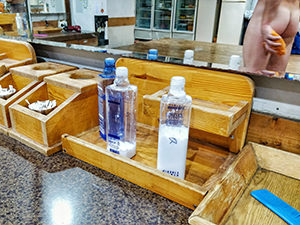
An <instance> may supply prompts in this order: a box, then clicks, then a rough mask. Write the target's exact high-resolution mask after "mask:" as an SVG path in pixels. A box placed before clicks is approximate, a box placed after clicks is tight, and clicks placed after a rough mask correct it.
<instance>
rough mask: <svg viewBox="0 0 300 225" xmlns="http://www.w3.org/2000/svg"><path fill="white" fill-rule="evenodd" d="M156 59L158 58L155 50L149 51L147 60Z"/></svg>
mask: <svg viewBox="0 0 300 225" xmlns="http://www.w3.org/2000/svg"><path fill="white" fill-rule="evenodd" d="M157 58H158V51H157V49H149V52H148V60H157Z"/></svg>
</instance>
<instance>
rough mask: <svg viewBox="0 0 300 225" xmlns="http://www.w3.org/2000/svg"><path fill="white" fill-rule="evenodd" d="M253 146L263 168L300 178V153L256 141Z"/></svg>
mask: <svg viewBox="0 0 300 225" xmlns="http://www.w3.org/2000/svg"><path fill="white" fill-rule="evenodd" d="M252 146H253V149H254V151H255V154H256V158H257V162H258V164H259V166H260V167H261V168H263V169H267V170H270V171H273V172H276V173H280V174H283V175H286V176H289V177H293V178H296V179H298V180H300V155H295V154H293V153H290V152H284V151H281V150H277V149H274V148H271V147H266V146H263V145H259V144H255V143H252Z"/></svg>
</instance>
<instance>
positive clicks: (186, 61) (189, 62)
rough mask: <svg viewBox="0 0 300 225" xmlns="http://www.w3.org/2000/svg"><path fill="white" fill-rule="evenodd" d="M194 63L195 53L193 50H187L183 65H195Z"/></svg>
mask: <svg viewBox="0 0 300 225" xmlns="http://www.w3.org/2000/svg"><path fill="white" fill-rule="evenodd" d="M193 62H194V51H193V50H185V52H184V58H183V64H187V65H193Z"/></svg>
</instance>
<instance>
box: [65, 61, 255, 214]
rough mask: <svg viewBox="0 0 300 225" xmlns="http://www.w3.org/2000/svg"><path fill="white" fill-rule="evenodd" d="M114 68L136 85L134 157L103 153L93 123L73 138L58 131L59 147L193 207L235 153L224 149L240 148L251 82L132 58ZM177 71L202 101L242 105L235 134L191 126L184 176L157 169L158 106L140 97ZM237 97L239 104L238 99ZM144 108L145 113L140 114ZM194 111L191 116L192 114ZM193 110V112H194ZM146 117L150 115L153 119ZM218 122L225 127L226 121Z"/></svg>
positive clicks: (245, 79)
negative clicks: (123, 70)
mask: <svg viewBox="0 0 300 225" xmlns="http://www.w3.org/2000/svg"><path fill="white" fill-rule="evenodd" d="M117 66H126V67H128V69H129V80H130V83H131V84H135V85H137V86H138V125H137V149H136V150H137V153H136V155H135V156H134V157H133V158H132V159H128V158H125V157H122V156H120V155H116V154H114V153H111V152H108V151H107V150H106V143H105V142H104V141H103V140H102V139H101V138H100V136H99V132H98V128H97V127H95V128H93V129H91V130H88V131H86V132H84V133H82V134H80V135H77V136H74V135H70V134H68V133H67V134H65V135H63V138H62V143H63V149H64V151H65V152H66V153H67V154H70V155H72V156H74V157H76V158H79V159H81V160H83V161H86V162H88V163H90V164H92V165H95V166H97V167H99V168H101V169H104V170H106V171H108V172H111V173H113V174H115V175H117V176H120V177H122V178H124V179H126V180H129V181H131V182H133V183H135V184H137V185H139V186H141V187H144V188H146V189H149V190H151V191H153V192H155V193H158V194H160V195H163V196H165V197H167V198H169V199H171V200H173V201H176V202H178V203H180V204H182V205H184V206H186V207H189V208H191V209H195V207H197V205H198V204H199V203H200V202H201V201H202V199H203V198H204V197H205V195H206V194H207V193H208V191H209V190H210V189H211V188H213V187H214V186H215V184H216V183H217V182H218V181H219V180H220V178H221V176H222V175H223V173H224V171H226V170H227V169H228V168H229V167H230V166H231V165H232V163H233V162H234V161H235V160H236V158H237V156H236V155H235V154H234V153H231V152H230V151H229V150H230V149H231V150H233V151H236V152H238V151H239V150H240V149H241V148H242V147H243V146H244V140H245V135H246V132H245V131H244V129H247V124H248V118H249V114H250V109H251V103H252V96H253V90H254V87H253V84H252V82H251V80H249V79H248V78H246V77H243V76H239V75H234V74H230V73H222V72H216V71H211V70H206V69H199V68H194V67H188V66H179V65H172V64H164V63H158V62H149V61H143V60H135V59H124V58H122V59H119V60H118V62H117ZM179 74H180V75H183V76H185V78H186V87H187V88H186V89H187V92H188V93H193V96H192V97H194V98H195V97H197V98H200V96H201V97H202V98H201V99H203V100H204V101H208V100H210V101H213V102H210V103H207V104H208V105H213V104H215V105H217V106H218V105H221V106H222V104H226V110H228V108H231V107H233V108H234V109H235V108H238V107H237V105H238V106H239V104H242V106H241V107H239V110H237V112H240V113H238V114H239V115H242V114H243V113H245V115H244V116H243V120H241V121H240V122H239V124H238V125H237V126H236V129H233V131H230V132H228V133H230V134H231V135H235V137H230V136H231V135H229V136H221V135H218V134H215V133H209V132H207V131H203V130H199V128H201V127H195V128H191V129H190V139H189V145H188V152H187V160H186V176H185V180H181V179H179V178H176V177H173V176H171V175H168V174H166V173H163V172H161V171H159V170H157V169H156V158H157V143H158V129H157V127H156V126H155V125H157V118H158V117H157V116H156V114H155V113H156V112H157V109H156V108H155V107H152V105H150V104H148V105H147V107H148V108H147V109H145V107H146V106H145V105H144V100H145V99H143V97H144V96H145V95H151V94H153V93H155V92H157V91H158V90H161V89H163V88H165V87H167V86H168V85H169V83H170V80H171V77H172V76H174V75H179ZM195 84H196V85H195ZM192 89H195V90H192ZM201 89H202V90H201ZM228 92H229V93H228ZM241 101H242V103H240V102H241ZM246 102H247V103H246ZM217 108H219V107H217ZM143 109H144V110H143ZM221 109H222V107H221ZM151 110H153V111H151ZM145 111H147V113H148V115H145V114H144V113H145ZM194 114H195V112H194ZM194 114H193V115H192V118H193V117H195V115H194ZM196 114H198V113H197V112H196ZM216 114H217V115H218V116H220V117H221V116H222V115H227V114H225V113H223V111H222V110H219V111H217V110H216ZM150 115H152V119H151V117H150ZM196 116H197V115H196ZM233 117H234V116H233ZM194 120H195V119H194ZM192 121H193V119H192ZM223 124H224V127H223V128H224V129H225V128H226V127H227V125H228V124H227V123H223ZM206 126H208V125H206ZM215 127H216V126H215ZM207 140H209V142H208V141H207ZM234 142H235V144H234V146H235V147H234V148H233V147H231V146H233V145H232V144H231V143H234ZM212 143H214V145H213V144H212ZM217 144H218V146H217Z"/></svg>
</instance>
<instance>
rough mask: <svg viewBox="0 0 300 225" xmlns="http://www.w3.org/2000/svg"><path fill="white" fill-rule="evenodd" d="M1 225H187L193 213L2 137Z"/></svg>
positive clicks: (76, 163) (90, 168) (70, 159)
mask: <svg viewBox="0 0 300 225" xmlns="http://www.w3.org/2000/svg"><path fill="white" fill-rule="evenodd" d="M0 160H1V162H0V199H1V203H0V224H53V225H54V224H64V225H75V224H76V225H77V224H78V225H79V224H187V221H188V217H189V216H190V214H191V213H192V210H190V209H188V208H185V207H184V206H181V205H179V204H177V203H175V202H172V201H170V200H168V199H166V198H164V197H162V196H159V195H157V194H154V193H152V192H150V191H148V190H146V189H143V188H140V187H139V186H137V185H135V184H132V183H130V182H128V181H126V180H123V179H122V178H119V177H117V176H114V175H112V174H110V173H108V172H106V171H103V170H101V169H99V168H96V167H94V166H92V165H89V164H87V163H84V162H82V161H80V160H78V159H75V158H73V157H71V156H69V155H66V154H64V153H62V152H58V153H56V154H54V155H53V156H50V157H46V156H44V155H42V154H40V153H38V152H36V151H35V150H33V149H31V148H29V147H27V146H25V145H23V144H21V143H20V142H18V141H15V140H14V139H12V138H10V137H8V136H5V135H3V134H0Z"/></svg>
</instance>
